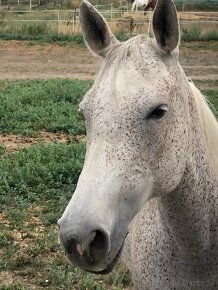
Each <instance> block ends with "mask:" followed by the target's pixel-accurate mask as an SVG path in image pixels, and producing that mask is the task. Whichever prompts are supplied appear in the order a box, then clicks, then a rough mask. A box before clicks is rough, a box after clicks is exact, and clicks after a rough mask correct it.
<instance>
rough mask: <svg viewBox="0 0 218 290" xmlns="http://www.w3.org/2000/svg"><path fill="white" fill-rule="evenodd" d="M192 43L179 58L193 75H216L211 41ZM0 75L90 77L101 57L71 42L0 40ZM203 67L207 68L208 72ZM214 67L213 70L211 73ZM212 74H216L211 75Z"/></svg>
mask: <svg viewBox="0 0 218 290" xmlns="http://www.w3.org/2000/svg"><path fill="white" fill-rule="evenodd" d="M203 44H204V46H203V47H202V43H197V42H195V43H193V44H190V45H189V46H186V47H181V49H180V62H181V65H182V66H183V67H184V69H185V72H186V74H187V75H191V76H192V78H193V79H195V78H196V79H199V76H201V77H202V75H205V76H206V77H207V78H210V77H212V78H213V79H214V78H215V79H218V77H217V69H218V50H217V49H216V47H217V46H216V47H215V48H214V49H212V50H210V47H211V46H212V47H213V45H212V42H209V43H203ZM0 62H1V69H0V79H15V80H16V79H36V78H37V79H48V78H56V77H60V78H74V79H93V78H94V77H95V75H96V73H97V71H98V70H99V67H100V64H101V59H100V58H98V57H94V56H93V55H92V54H91V53H90V52H89V50H88V49H87V48H80V47H78V46H75V45H69V44H68V45H66V46H60V45H57V44H44V45H34V46H30V45H28V43H27V42H23V41H1V42H0ZM205 67H206V68H207V69H210V74H209V75H208V73H207V71H205ZM214 70H215V71H216V72H215V73H214ZM213 75H216V76H215V77H214V76H213Z"/></svg>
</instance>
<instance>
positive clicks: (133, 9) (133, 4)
mask: <svg viewBox="0 0 218 290" xmlns="http://www.w3.org/2000/svg"><path fill="white" fill-rule="evenodd" d="M135 9H136V4H135V2H133V3H132V9H131V11H132V12H134V11H135Z"/></svg>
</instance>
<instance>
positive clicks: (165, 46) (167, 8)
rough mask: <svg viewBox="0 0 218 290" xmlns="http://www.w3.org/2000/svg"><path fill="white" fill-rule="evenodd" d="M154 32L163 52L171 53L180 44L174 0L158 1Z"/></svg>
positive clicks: (154, 18)
mask: <svg viewBox="0 0 218 290" xmlns="http://www.w3.org/2000/svg"><path fill="white" fill-rule="evenodd" d="M153 30H154V34H155V37H156V40H157V43H158V45H159V47H160V48H161V50H163V51H165V52H166V53H170V52H171V51H172V50H174V49H175V48H176V47H177V45H178V42H179V26H178V19H177V13H176V7H175V5H174V4H173V2H172V0H158V1H157V5H156V8H155V11H154V16H153Z"/></svg>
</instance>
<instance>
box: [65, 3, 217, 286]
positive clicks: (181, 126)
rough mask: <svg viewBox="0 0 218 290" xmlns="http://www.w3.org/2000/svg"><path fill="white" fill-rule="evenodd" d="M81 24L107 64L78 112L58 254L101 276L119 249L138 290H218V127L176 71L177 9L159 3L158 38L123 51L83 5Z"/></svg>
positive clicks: (156, 14) (95, 13)
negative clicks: (80, 137) (74, 173)
mask: <svg viewBox="0 0 218 290" xmlns="http://www.w3.org/2000/svg"><path fill="white" fill-rule="evenodd" d="M80 19H81V27H82V31H83V33H84V37H85V40H86V43H87V45H88V47H89V48H90V49H91V51H93V52H94V53H96V54H98V55H100V56H101V57H103V58H104V63H103V67H102V69H101V71H100V73H99V75H98V76H97V78H96V81H95V83H94V85H93V87H92V88H91V89H90V90H89V92H88V93H87V94H86V96H85V97H84V100H83V101H82V103H81V104H80V108H81V110H82V111H83V113H84V116H85V119H86V128H87V151H86V159H85V163H84V167H83V170H82V173H81V176H80V178H79V181H78V185H77V188H76V191H75V193H74V195H73V197H72V199H71V201H70V202H69V204H68V206H67V208H66V210H65V212H64V214H63V216H62V217H61V219H60V220H59V226H60V235H59V238H60V242H61V245H62V246H63V248H64V249H65V251H66V253H67V256H68V258H69V260H70V261H71V262H72V263H73V264H75V265H77V266H80V267H81V268H83V269H84V270H86V271H89V272H93V273H97V274H98V273H101V274H105V273H108V272H110V271H111V270H112V269H113V267H114V265H115V264H116V262H117V259H118V258H119V256H120V254H121V252H122V248H123V244H124V241H125V246H124V249H123V257H124V260H125V261H126V263H127V265H128V267H129V268H130V270H131V272H132V274H133V280H134V285H135V288H136V289H137V290H147V289H149V290H156V289H157V290H171V289H176V290H179V289H181V290H209V289H210V290H213V289H214V290H215V289H218V150H217V146H218V143H217V142H218V125H217V122H216V120H215V118H214V116H213V114H212V113H211V111H210V110H209V108H208V106H207V104H206V102H205V101H204V98H203V96H202V95H201V94H200V92H199V91H198V90H197V88H196V87H195V86H194V85H193V84H192V83H190V82H189V81H188V80H187V78H186V76H185V74H184V72H183V69H182V68H181V66H180V65H179V61H178V47H177V45H178V42H179V29H178V21H177V15H176V10H175V7H174V5H173V3H172V2H171V0H159V1H158V4H157V6H156V9H155V12H154V17H153V29H154V33H155V39H150V38H147V37H145V36H137V37H135V38H132V39H130V40H128V41H127V42H125V43H119V42H118V41H117V40H116V39H115V37H114V36H113V34H112V33H111V31H110V30H109V28H108V26H107V24H106V22H105V20H104V19H103V18H102V16H101V15H100V14H99V13H98V11H97V10H96V9H94V7H93V6H92V5H91V4H90V3H89V2H87V1H86V0H85V1H83V2H82V5H81V12H80ZM128 232H129V234H128ZM127 234H128V236H127ZM126 236H127V237H126Z"/></svg>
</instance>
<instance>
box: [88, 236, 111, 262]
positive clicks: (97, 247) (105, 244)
mask: <svg viewBox="0 0 218 290" xmlns="http://www.w3.org/2000/svg"><path fill="white" fill-rule="evenodd" d="M108 251H109V241H108V238H107V235H106V234H105V233H103V232H101V231H96V232H95V238H94V239H93V241H92V242H91V244H90V252H91V254H92V256H93V257H95V261H96V260H99V259H102V258H103V257H104V256H105V255H106V254H107V253H108Z"/></svg>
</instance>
